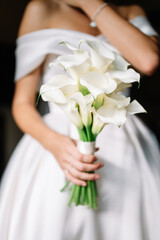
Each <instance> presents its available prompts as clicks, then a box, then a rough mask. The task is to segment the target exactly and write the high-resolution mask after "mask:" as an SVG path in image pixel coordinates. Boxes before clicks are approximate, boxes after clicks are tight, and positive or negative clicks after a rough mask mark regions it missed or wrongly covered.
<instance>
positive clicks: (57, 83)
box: [40, 74, 78, 103]
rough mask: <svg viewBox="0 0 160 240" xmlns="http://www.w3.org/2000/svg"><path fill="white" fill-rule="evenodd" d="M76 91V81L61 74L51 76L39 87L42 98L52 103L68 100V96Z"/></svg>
mask: <svg viewBox="0 0 160 240" xmlns="http://www.w3.org/2000/svg"><path fill="white" fill-rule="evenodd" d="M77 91H78V85H77V81H76V80H74V79H71V78H69V77H67V76H66V75H62V74H60V75H56V76H54V77H52V78H51V79H50V80H49V81H48V83H46V84H43V85H42V86H41V88H40V94H41V96H42V99H43V100H44V101H51V102H54V103H66V102H68V97H70V96H71V95H73V94H74V93H75V92H77Z"/></svg>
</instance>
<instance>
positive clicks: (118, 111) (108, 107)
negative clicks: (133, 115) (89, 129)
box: [95, 95, 127, 127]
mask: <svg viewBox="0 0 160 240" xmlns="http://www.w3.org/2000/svg"><path fill="white" fill-rule="evenodd" d="M95 114H96V116H97V117H98V118H99V119H100V120H101V121H102V122H104V123H106V124H109V123H112V124H115V125H117V126H119V127H120V126H122V125H123V124H124V122H125V121H126V114H127V110H126V109H125V107H121V108H118V107H117V104H116V100H114V99H112V98H109V97H107V96H106V95H105V97H104V102H103V105H102V106H101V107H100V108H99V109H98V110H97V111H95Z"/></svg>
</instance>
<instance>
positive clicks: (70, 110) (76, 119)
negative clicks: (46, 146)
mask: <svg viewBox="0 0 160 240" xmlns="http://www.w3.org/2000/svg"><path fill="white" fill-rule="evenodd" d="M56 105H57V106H59V107H60V108H61V110H62V111H63V112H64V113H65V114H66V115H67V116H68V117H69V119H70V120H71V122H72V123H73V124H74V125H75V126H76V127H77V128H78V129H83V123H82V119H81V116H80V113H79V111H78V107H77V104H76V102H75V101H72V100H70V101H68V102H67V103H65V104H60V103H58V104H56Z"/></svg>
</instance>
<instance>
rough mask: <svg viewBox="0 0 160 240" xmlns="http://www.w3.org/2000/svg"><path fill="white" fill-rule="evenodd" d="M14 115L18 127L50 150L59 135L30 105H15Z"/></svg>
mask: <svg viewBox="0 0 160 240" xmlns="http://www.w3.org/2000/svg"><path fill="white" fill-rule="evenodd" d="M12 114H13V117H14V119H15V122H16V124H17V125H18V127H19V128H20V129H21V130H22V131H23V132H24V133H27V134H29V135H31V136H32V137H33V138H35V139H36V140H37V141H38V142H40V143H41V144H42V145H43V146H44V147H45V148H46V149H48V150H50V147H51V146H50V143H51V142H52V148H53V145H54V144H53V139H54V138H55V137H56V135H57V133H56V132H54V131H53V130H51V129H50V128H49V127H48V126H47V125H46V124H45V123H44V122H43V119H42V117H41V116H40V114H39V113H38V112H37V110H36V109H34V107H33V106H32V105H30V104H28V103H13V105H12Z"/></svg>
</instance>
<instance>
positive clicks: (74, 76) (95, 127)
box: [40, 40, 145, 209]
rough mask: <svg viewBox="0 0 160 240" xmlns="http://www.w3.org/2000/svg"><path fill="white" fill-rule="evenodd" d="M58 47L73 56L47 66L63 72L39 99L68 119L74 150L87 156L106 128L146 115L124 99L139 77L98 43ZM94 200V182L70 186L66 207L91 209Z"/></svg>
mask: <svg viewBox="0 0 160 240" xmlns="http://www.w3.org/2000/svg"><path fill="white" fill-rule="evenodd" d="M61 44H65V45H66V47H68V49H69V50H70V51H72V52H73V53H72V54H66V55H62V56H59V57H58V58H57V59H56V60H55V61H54V63H50V65H49V66H50V67H52V68H54V66H55V65H59V66H61V67H62V68H64V74H58V75H54V76H53V77H52V78H51V79H49V81H48V83H46V84H44V85H42V86H41V88H40V95H41V96H42V99H43V100H44V101H51V102H54V103H55V104H56V105H58V106H59V107H60V108H61V109H62V110H63V111H64V112H65V114H67V115H68V117H69V118H70V120H71V121H72V122H73V123H74V124H75V125H76V127H77V130H78V132H79V136H80V144H79V143H78V145H77V146H78V147H79V146H81V147H79V150H80V151H81V149H83V151H82V152H85V153H87V149H84V148H85V147H86V146H87V148H88V146H89V145H90V146H91V148H90V149H92V151H93V142H95V141H96V137H97V135H98V134H99V133H100V131H102V129H103V128H104V126H105V125H106V124H115V125H117V126H118V127H120V126H122V125H123V124H124V123H125V121H126V119H127V115H128V114H135V113H140V112H145V110H144V108H143V107H142V106H141V105H140V104H139V103H138V102H137V101H136V100H134V101H132V102H131V99H130V97H126V96H125V95H124V93H125V91H126V89H127V88H129V87H131V86H132V83H133V82H139V81H140V74H139V73H137V72H136V71H135V70H133V69H132V68H128V66H129V65H130V64H129V63H128V62H127V61H126V60H125V59H124V58H123V57H121V56H120V55H119V54H117V53H115V52H113V51H111V50H110V49H108V48H107V47H106V46H105V45H104V44H103V43H102V42H101V41H98V40H96V41H89V40H81V41H80V42H79V45H78V47H77V48H76V47H74V46H72V45H70V44H69V43H67V42H62V43H61ZM82 45H83V46H84V48H82V47H81V46H82ZM85 143H87V144H85ZM88 149H89V148H88ZM89 151H90V150H89ZM88 154H90V152H88ZM67 185H68V182H67ZM67 185H66V186H67ZM64 188H65V187H64ZM96 198H97V189H96V182H95V181H87V186H86V187H83V186H77V185H75V184H73V186H72V188H71V197H70V200H69V203H68V205H69V206H70V204H71V203H72V202H74V203H75V204H76V205H88V206H89V208H91V209H94V208H97V200H96Z"/></svg>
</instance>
